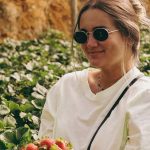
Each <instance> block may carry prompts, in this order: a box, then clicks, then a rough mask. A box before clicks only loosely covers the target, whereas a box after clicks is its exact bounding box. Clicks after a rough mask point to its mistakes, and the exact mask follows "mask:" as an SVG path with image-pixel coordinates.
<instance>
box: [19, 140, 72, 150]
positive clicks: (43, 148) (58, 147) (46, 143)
mask: <svg viewBox="0 0 150 150" xmlns="http://www.w3.org/2000/svg"><path fill="white" fill-rule="evenodd" d="M20 150H73V148H72V145H71V143H70V142H68V141H66V140H64V139H63V138H57V139H52V138H48V137H45V138H42V139H39V140H37V141H34V142H32V143H28V144H27V145H25V146H23V147H22V148H21V149H20Z"/></svg>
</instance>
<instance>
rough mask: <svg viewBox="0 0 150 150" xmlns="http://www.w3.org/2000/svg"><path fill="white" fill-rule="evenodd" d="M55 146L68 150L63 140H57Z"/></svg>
mask: <svg viewBox="0 0 150 150" xmlns="http://www.w3.org/2000/svg"><path fill="white" fill-rule="evenodd" d="M55 144H56V145H57V146H58V147H60V148H61V149H62V150H67V146H66V144H65V142H63V141H62V140H56V142H55Z"/></svg>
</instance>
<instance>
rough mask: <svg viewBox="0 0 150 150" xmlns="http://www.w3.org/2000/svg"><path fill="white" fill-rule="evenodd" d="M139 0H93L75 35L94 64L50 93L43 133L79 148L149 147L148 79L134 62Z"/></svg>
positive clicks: (140, 13) (140, 10)
mask: <svg viewBox="0 0 150 150" xmlns="http://www.w3.org/2000/svg"><path fill="white" fill-rule="evenodd" d="M140 24H143V25H146V26H150V20H149V19H148V18H146V13H145V9H144V7H143V5H142V3H141V2H140V1H139V0H95V1H94V0H91V1H89V2H87V3H86V4H85V6H83V8H82V9H81V11H80V13H79V16H78V19H77V26H76V29H75V33H74V40H75V41H76V42H77V43H79V44H81V48H82V50H83V52H84V54H85V56H86V58H87V60H88V61H89V63H90V66H91V67H92V68H94V69H89V68H88V69H84V70H82V71H75V72H72V73H69V74H66V75H64V76H63V77H62V78H61V79H60V80H59V81H58V82H57V83H56V84H55V85H54V86H53V87H52V88H51V89H50V91H49V92H48V94H47V100H46V103H45V106H44V108H43V112H42V116H41V126H40V130H39V137H42V136H45V135H47V136H50V137H52V138H56V137H63V138H65V139H67V140H69V141H71V143H72V144H73V147H74V149H75V150H124V149H125V150H150V78H149V77H146V76H144V75H143V73H141V72H140V71H139V69H138V68H137V67H136V64H137V60H138V51H139V47H140V27H139V26H140Z"/></svg>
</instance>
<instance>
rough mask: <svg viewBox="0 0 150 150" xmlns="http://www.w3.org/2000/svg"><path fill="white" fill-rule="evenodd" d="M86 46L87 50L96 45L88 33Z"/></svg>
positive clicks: (95, 41)
mask: <svg viewBox="0 0 150 150" xmlns="http://www.w3.org/2000/svg"><path fill="white" fill-rule="evenodd" d="M86 45H87V47H88V48H93V47H96V46H97V45H98V41H97V40H96V39H95V38H94V37H93V34H92V33H89V35H88V39H87V43H86Z"/></svg>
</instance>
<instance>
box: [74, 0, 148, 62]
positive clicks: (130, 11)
mask: <svg viewBox="0 0 150 150" xmlns="http://www.w3.org/2000/svg"><path fill="white" fill-rule="evenodd" d="M88 9H100V10H102V11H104V12H106V13H107V14H109V15H110V16H112V19H113V21H114V24H115V26H116V28H118V29H119V31H120V32H121V34H122V35H123V36H124V37H125V38H127V39H128V40H129V42H130V43H129V44H130V46H131V49H132V53H133V56H134V58H135V59H138V49H139V47H140V25H144V26H147V27H150V19H148V17H147V16H146V10H145V7H144V5H143V3H142V1H140V0H89V1H88V2H87V3H86V4H85V5H84V6H83V8H82V9H81V10H80V12H79V16H78V18H77V24H76V27H75V30H76V28H78V29H80V19H81V16H82V14H83V13H84V12H85V11H87V10H88Z"/></svg>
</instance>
